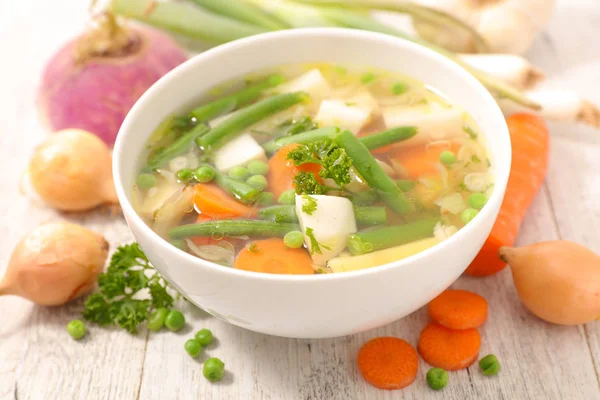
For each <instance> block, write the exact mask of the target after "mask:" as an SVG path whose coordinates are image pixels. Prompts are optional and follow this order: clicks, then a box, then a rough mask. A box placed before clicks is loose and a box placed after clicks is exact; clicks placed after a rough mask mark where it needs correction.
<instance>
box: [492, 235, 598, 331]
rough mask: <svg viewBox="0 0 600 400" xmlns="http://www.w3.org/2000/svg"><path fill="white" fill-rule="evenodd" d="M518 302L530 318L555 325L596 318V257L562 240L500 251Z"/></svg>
mask: <svg viewBox="0 0 600 400" xmlns="http://www.w3.org/2000/svg"><path fill="white" fill-rule="evenodd" d="M499 254H500V258H502V260H503V261H504V262H506V263H508V264H509V265H510V269H511V271H512V275H513V281H514V284H515V288H516V289H517V293H518V294H519V297H520V298H521V301H522V302H523V304H524V305H525V307H527V308H528V309H529V310H530V311H531V312H532V313H533V314H535V315H537V316H538V317H540V318H541V319H543V320H545V321H548V322H551V323H554V324H559V325H577V324H585V323H587V322H591V321H594V320H596V319H598V316H600V296H599V295H598V294H599V293H600V256H598V255H597V254H595V253H594V252H593V251H591V250H589V249H587V248H585V247H583V246H581V245H579V244H576V243H572V242H568V241H565V240H556V241H549V242H542V243H536V244H532V245H529V246H524V247H517V248H512V247H501V248H500V252H499Z"/></svg>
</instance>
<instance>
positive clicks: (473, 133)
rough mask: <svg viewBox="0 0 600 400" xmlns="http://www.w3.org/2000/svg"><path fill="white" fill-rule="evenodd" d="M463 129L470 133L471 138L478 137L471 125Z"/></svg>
mask: <svg viewBox="0 0 600 400" xmlns="http://www.w3.org/2000/svg"><path fill="white" fill-rule="evenodd" d="M463 131H465V133H467V135H469V136H470V137H471V139H477V136H478V135H477V132H475V131H474V130H473V128H471V127H470V126H468V125H465V126H463Z"/></svg>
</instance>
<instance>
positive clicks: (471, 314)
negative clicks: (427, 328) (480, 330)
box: [428, 289, 488, 329]
mask: <svg viewBox="0 0 600 400" xmlns="http://www.w3.org/2000/svg"><path fill="white" fill-rule="evenodd" d="M428 308H429V316H430V317H431V319H433V320H434V321H435V322H437V323H438V324H440V325H442V326H444V327H446V328H449V329H470V328H477V327H478V326H481V325H483V324H484V323H485V320H486V319H487V315H488V303H487V301H486V300H485V299H484V298H483V297H481V296H480V295H478V294H476V293H473V292H468V291H466V290H452V289H448V290H446V291H444V292H443V293H442V294H440V295H439V296H438V297H436V298H435V299H433V300H431V302H430V303H429V307H428Z"/></svg>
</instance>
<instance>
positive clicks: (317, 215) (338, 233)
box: [296, 195, 356, 266]
mask: <svg viewBox="0 0 600 400" xmlns="http://www.w3.org/2000/svg"><path fill="white" fill-rule="evenodd" d="M306 197H307V198H310V200H309V199H307V198H305V196H300V195H296V214H297V215H298V220H299V222H300V228H301V229H302V233H303V234H304V243H305V244H306V246H307V248H308V250H309V252H310V253H311V257H312V260H313V263H314V264H316V265H319V266H324V265H325V264H326V263H327V261H328V260H329V259H331V258H333V257H335V256H337V255H338V254H340V253H341V252H342V251H343V250H344V249H345V248H346V244H347V242H348V235H350V234H351V233H354V232H356V220H355V219H354V210H353V208H352V203H351V202H350V200H348V199H346V198H343V197H335V196H322V195H310V196H306ZM311 205H312V207H311ZM310 229H312V233H311V232H310ZM307 231H308V234H307ZM311 236H312V237H311ZM314 241H316V242H317V243H318V245H319V249H317V248H316V246H314V245H313V243H314Z"/></svg>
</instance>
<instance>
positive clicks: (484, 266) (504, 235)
mask: <svg viewBox="0 0 600 400" xmlns="http://www.w3.org/2000/svg"><path fill="white" fill-rule="evenodd" d="M506 122H507V123H508V129H509V131H510V139H511V142H512V165H511V170H510V177H509V178H508V185H507V186H506V194H505V195H504V201H503V202H502V206H501V207H500V213H499V214H498V218H497V219H496V223H495V224H494V226H493V228H492V232H491V233H490V236H489V237H488V238H487V240H486V242H485V244H484V245H483V247H482V248H481V250H480V251H479V254H477V256H476V257H475V259H474V260H473V262H472V263H471V265H469V267H468V268H467V270H466V273H467V274H468V275H472V276H486V275H491V274H494V273H496V272H498V271H500V270H502V269H503V268H504V267H506V263H505V262H504V261H502V260H500V259H499V258H498V250H499V249H500V247H502V246H512V245H513V244H514V242H515V239H516V238H517V234H518V233H519V227H520V226H521V222H522V221H523V217H524V216H525V213H526V212H527V209H528V208H529V206H530V205H531V203H532V201H533V199H534V198H535V195H536V193H537V192H538V190H539V189H540V187H541V186H542V183H543V182H544V177H545V176H546V171H547V170H548V154H549V151H550V136H549V133H548V128H547V127H546V124H545V123H544V120H543V119H542V118H540V117H538V116H535V115H531V114H524V113H519V114H513V115H511V116H510V117H508V118H507V120H506Z"/></svg>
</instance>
